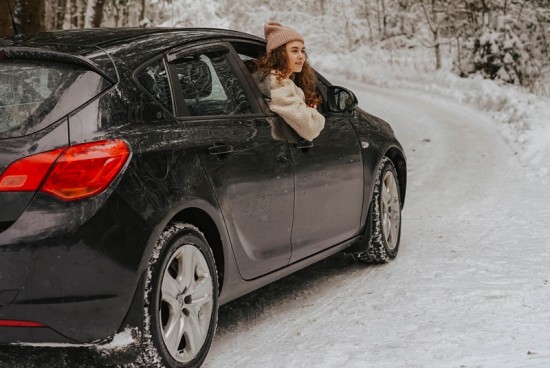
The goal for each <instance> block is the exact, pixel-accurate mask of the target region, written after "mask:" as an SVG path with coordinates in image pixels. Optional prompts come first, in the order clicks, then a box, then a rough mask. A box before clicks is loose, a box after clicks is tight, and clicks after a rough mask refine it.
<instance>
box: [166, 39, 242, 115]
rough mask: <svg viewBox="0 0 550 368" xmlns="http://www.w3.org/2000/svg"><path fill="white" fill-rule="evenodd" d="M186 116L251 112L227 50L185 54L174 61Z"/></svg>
mask: <svg viewBox="0 0 550 368" xmlns="http://www.w3.org/2000/svg"><path fill="white" fill-rule="evenodd" d="M172 64H173V67H174V69H175V71H176V73H177V78H178V80H179V83H180V87H181V91H182V93H183V99H184V101H185V105H186V106H187V110H188V111H189V115H191V116H205V115H237V114H248V113H251V112H252V108H251V104H250V102H249V101H248V98H247V96H246V94H245V92H244V89H243V86H242V85H241V82H240V80H239V77H238V76H237V75H236V74H235V72H234V70H233V68H232V67H231V64H230V62H229V59H228V54H227V51H225V50H224V51H217V52H207V53H201V54H195V55H192V56H186V57H183V58H180V59H177V60H176V61H174V62H173V63H172Z"/></svg>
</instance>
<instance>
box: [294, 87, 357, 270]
mask: <svg viewBox="0 0 550 368" xmlns="http://www.w3.org/2000/svg"><path fill="white" fill-rule="evenodd" d="M324 83H326V82H325V81H324V80H320V81H319V87H320V88H319V90H320V92H321V94H322V95H323V99H324V101H326V99H327V98H326V95H325V91H326V88H323V87H324ZM319 110H321V113H322V114H323V115H324V116H325V128H324V129H323V130H322V131H321V134H319V136H318V137H317V138H315V139H314V140H313V142H311V147H307V144H304V143H308V142H297V143H295V144H294V145H292V148H291V152H292V161H293V165H294V180H295V191H296V199H295V206H294V225H293V228H292V258H291V262H294V261H297V260H299V259H302V258H305V257H307V256H308V255H311V254H314V253H317V252H319V251H322V250H323V249H326V248H329V247H331V246H333V245H336V244H338V243H341V242H343V241H346V240H348V239H350V238H352V237H354V236H356V235H357V234H358V233H359V232H360V229H361V210H362V206H363V192H364V188H363V187H364V182H363V162H362V156H361V146H360V143H359V140H358V138H357V134H356V133H355V130H354V128H353V126H352V124H351V122H352V120H353V119H355V116H352V115H346V114H333V113H328V112H327V108H326V103H324V104H322V105H321V106H320V107H319ZM304 146H306V147H305V148H300V147H304Z"/></svg>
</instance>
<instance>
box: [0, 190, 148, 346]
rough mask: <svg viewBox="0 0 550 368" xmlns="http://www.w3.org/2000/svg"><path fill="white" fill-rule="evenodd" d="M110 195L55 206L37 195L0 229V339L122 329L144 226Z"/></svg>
mask: <svg viewBox="0 0 550 368" xmlns="http://www.w3.org/2000/svg"><path fill="white" fill-rule="evenodd" d="M140 221H141V220H140V218H139V216H137V214H135V213H134V212H133V211H132V210H131V209H130V207H128V206H127V205H126V204H125V203H124V201H122V200H120V198H119V197H118V195H117V194H116V193H103V194H101V195H99V196H97V197H95V198H94V200H93V201H90V200H87V201H80V202H75V203H70V204H67V203H62V202H59V201H57V200H54V199H52V198H51V197H49V196H47V195H43V194H37V195H36V198H35V199H34V200H33V202H32V203H31V205H30V206H29V208H27V210H26V211H25V213H24V214H23V216H21V217H20V218H19V219H18V221H17V222H16V223H15V224H14V225H12V226H11V227H10V228H9V229H8V230H6V231H4V232H3V233H0V320H19V321H33V322H38V323H41V324H43V325H44V326H45V327H0V344H11V343H90V342H98V341H104V340H106V339H109V338H110V337H112V336H113V335H114V334H115V333H117V332H118V331H120V330H121V329H123V328H124V321H125V320H126V318H127V314H128V312H129V309H130V306H131V304H132V301H133V298H134V294H135V292H136V288H137V285H138V282H139V278H140V273H141V271H140V269H139V267H140V264H141V260H142V256H143V251H144V249H145V244H146V239H148V236H147V227H146V226H145V224H141V225H142V226H140Z"/></svg>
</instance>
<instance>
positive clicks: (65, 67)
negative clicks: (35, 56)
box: [0, 59, 102, 138]
mask: <svg viewBox="0 0 550 368" xmlns="http://www.w3.org/2000/svg"><path fill="white" fill-rule="evenodd" d="M101 79H102V77H101V76H99V75H98V74H96V73H94V72H92V71H89V70H87V69H85V68H83V67H80V66H77V65H72V64H63V63H56V62H48V61H35V60H14V59H8V60H1V61H0V138H9V137H19V136H23V135H26V134H29V133H32V132H34V131H37V130H39V129H42V128H45V127H46V126H48V125H50V124H52V123H54V122H55V121H57V120H59V119H61V118H62V117H64V116H66V115H67V114H68V113H70V112H71V111H73V110H74V109H76V108H77V107H79V106H81V105H82V104H83V103H85V102H86V101H88V100H90V99H91V98H93V97H94V96H95V95H97V94H98V93H99V92H100V91H101Z"/></svg>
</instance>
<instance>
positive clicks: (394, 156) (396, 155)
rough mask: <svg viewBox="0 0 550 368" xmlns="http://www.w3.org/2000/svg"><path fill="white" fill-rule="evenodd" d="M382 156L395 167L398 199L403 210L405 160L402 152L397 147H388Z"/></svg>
mask: <svg viewBox="0 0 550 368" xmlns="http://www.w3.org/2000/svg"><path fill="white" fill-rule="evenodd" d="M384 156H386V157H388V158H389V159H390V160H391V161H392V163H393V166H395V170H396V171H397V179H398V180H399V197H400V200H401V208H403V205H404V204H405V195H406V192H407V160H406V159H405V155H404V154H403V152H402V151H401V150H400V149H398V148H397V147H390V148H389V149H388V150H387V151H386V153H385V155H384Z"/></svg>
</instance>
